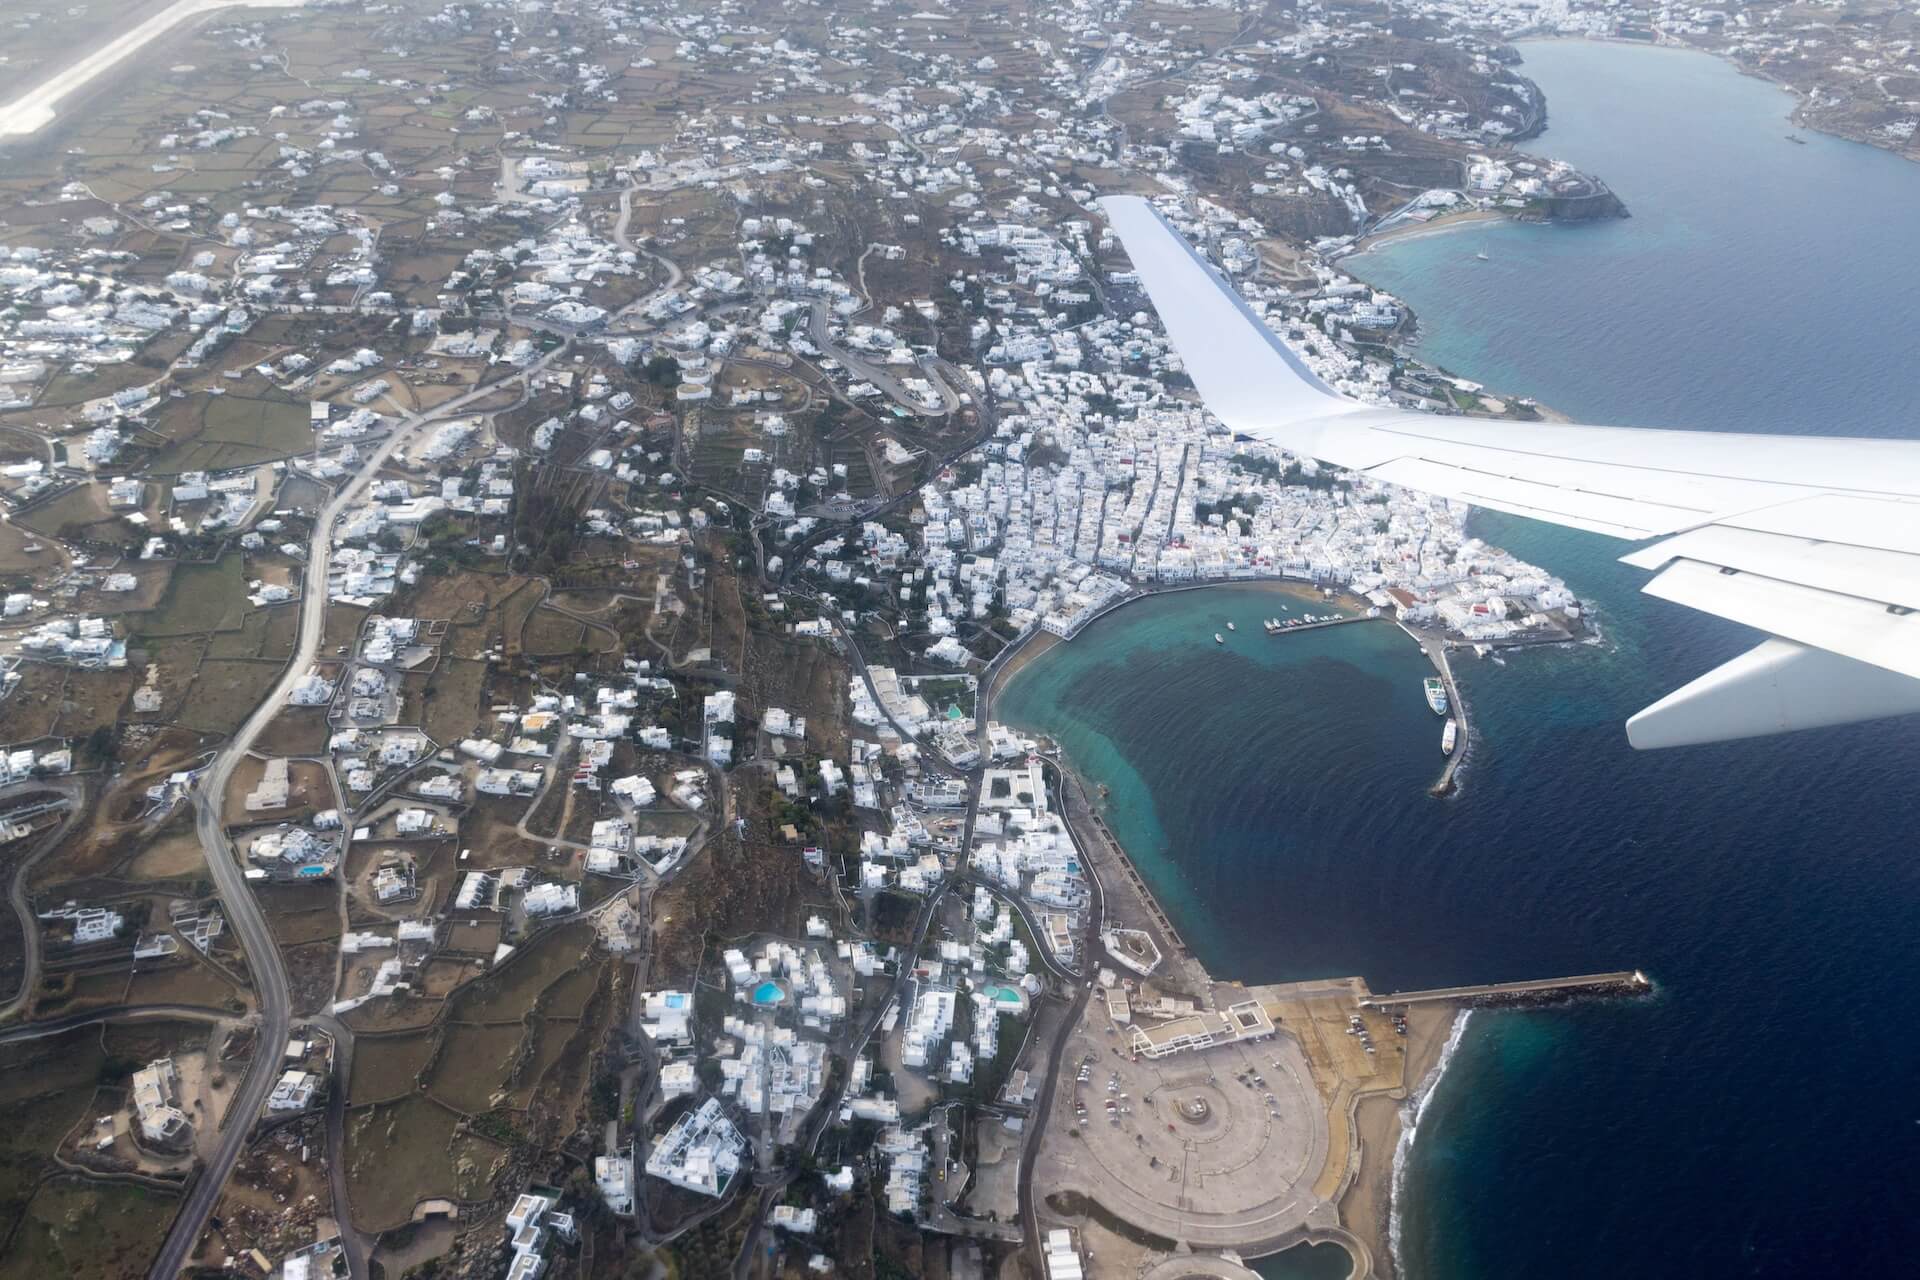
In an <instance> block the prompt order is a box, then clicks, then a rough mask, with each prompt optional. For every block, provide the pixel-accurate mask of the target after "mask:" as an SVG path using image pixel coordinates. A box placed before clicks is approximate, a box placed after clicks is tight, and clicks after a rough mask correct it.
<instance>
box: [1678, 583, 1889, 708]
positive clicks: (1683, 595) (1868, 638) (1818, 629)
mask: <svg viewBox="0 0 1920 1280" xmlns="http://www.w3.org/2000/svg"><path fill="white" fill-rule="evenodd" d="M1646 592H1647V594H1648V595H1651V596H1657V597H1659V598H1660V599H1662V600H1671V601H1673V602H1674V603H1675V604H1684V605H1686V606H1688V607H1689V608H1693V609H1699V610H1701V611H1702V612H1704V613H1713V614H1718V615H1719V616H1721V617H1723V618H1730V619H1732V620H1733V621H1735V622H1740V623H1744V624H1746V625H1747V626H1749V627H1753V628H1755V629H1757V630H1760V631H1765V632H1769V633H1770V634H1772V635H1776V636H1784V637H1786V638H1787V639H1789V640H1797V641H1799V642H1800V643H1801V644H1804V645H1811V646H1813V647H1814V648H1816V649H1825V650H1827V651H1829V652H1831V653H1838V654H1842V655H1844V656H1846V657H1849V658H1853V659H1856V660H1858V661H1860V662H1865V663H1868V664H1870V665H1872V666H1876V667H1884V668H1886V669H1887V670H1888V671H1897V672H1899V673H1900V674H1902V675H1907V676H1913V677H1915V678H1917V679H1920V614H1914V613H1907V612H1904V611H1901V612H1895V611H1894V610H1891V609H1889V608H1888V606H1887V605H1885V604H1882V603H1879V602H1877V601H1874V600H1862V599H1860V598H1859V597H1857V596H1848V595H1840V594H1838V593H1836V592H1833V591H1825V590H1822V589H1820V588H1818V587H1807V586H1801V585H1800V584H1798V583H1793V582H1782V581H1780V580H1779V579H1778V578H1767V577H1762V576H1761V575H1759V574H1757V573H1741V572H1739V571H1737V570H1733V569H1725V568H1716V567H1714V566H1713V565H1708V564H1701V563H1699V562H1698V561H1695V560H1676V561H1674V563H1672V564H1670V565H1668V566H1667V567H1666V568H1665V569H1664V570H1662V571H1661V572H1660V573H1659V574H1658V575H1657V576H1655V578H1654V579H1653V581H1651V582H1649V583H1648V584H1647V585H1646Z"/></svg>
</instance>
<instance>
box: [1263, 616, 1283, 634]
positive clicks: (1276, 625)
mask: <svg viewBox="0 0 1920 1280" xmlns="http://www.w3.org/2000/svg"><path fill="white" fill-rule="evenodd" d="M1265 625H1266V628H1267V634H1268V635H1272V634H1273V633H1274V632H1276V631H1278V630H1280V619H1278V618H1268V619H1267V621H1266V624H1265Z"/></svg>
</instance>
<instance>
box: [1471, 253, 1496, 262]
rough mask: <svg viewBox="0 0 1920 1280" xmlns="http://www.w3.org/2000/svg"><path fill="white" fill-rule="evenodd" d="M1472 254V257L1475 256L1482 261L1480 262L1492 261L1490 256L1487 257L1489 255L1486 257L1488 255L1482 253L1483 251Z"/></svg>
mask: <svg viewBox="0 0 1920 1280" xmlns="http://www.w3.org/2000/svg"><path fill="white" fill-rule="evenodd" d="M1473 256H1474V257H1476V258H1478V259H1480V261H1482V262H1492V261H1493V259H1492V258H1489V257H1488V256H1487V255H1486V254H1484V253H1476V254H1474V255H1473Z"/></svg>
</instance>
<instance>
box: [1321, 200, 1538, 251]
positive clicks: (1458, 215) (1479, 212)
mask: <svg viewBox="0 0 1920 1280" xmlns="http://www.w3.org/2000/svg"><path fill="white" fill-rule="evenodd" d="M1511 220H1512V215H1511V214H1507V213H1502V212H1500V211H1499V210H1497V209H1461V210H1459V211H1457V212H1454V213H1443V214H1441V215H1439V216H1438V217H1435V218H1428V219H1427V220H1426V221H1425V222H1404V223H1401V224H1400V225H1399V226H1396V227H1390V228H1388V229H1387V230H1385V231H1373V232H1369V233H1368V234H1366V235H1364V236H1361V237H1360V238H1359V239H1358V240H1355V241H1354V242H1353V243H1352V244H1351V245H1349V246H1348V247H1347V248H1346V249H1344V250H1342V251H1341V252H1340V253H1339V254H1338V255H1337V256H1338V257H1341V258H1351V257H1356V256H1358V255H1360V254H1363V253H1365V252H1367V251H1368V250H1369V249H1373V248H1377V247H1378V246H1380V245H1383V244H1387V243H1389V242H1391V241H1395V240H1414V239H1418V238H1420V237H1422V236H1437V235H1443V234H1445V233H1446V232H1449V231H1458V230H1461V229H1462V228H1464V227H1474V226H1479V225H1481V224H1483V223H1488V222H1508V221H1511Z"/></svg>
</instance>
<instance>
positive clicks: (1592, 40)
mask: <svg viewBox="0 0 1920 1280" xmlns="http://www.w3.org/2000/svg"><path fill="white" fill-rule="evenodd" d="M1511 43H1512V45H1513V46H1514V47H1515V48H1516V49H1518V48H1520V46H1521V45H1527V44H1617V45H1623V46H1625V47H1627V48H1630V49H1671V50H1673V51H1675V52H1677V53H1698V54H1702V55H1704V56H1706V57H1709V58H1712V59H1714V60H1716V61H1718V62H1724V63H1725V64H1726V65H1728V66H1729V67H1732V68H1733V69H1734V70H1735V71H1738V72H1739V73H1740V74H1741V75H1743V76H1746V77H1748V78H1749V79H1753V80H1758V81H1760V82H1761V83H1762V84H1770V85H1772V86H1773V87H1774V88H1776V89H1778V90H1780V92H1782V93H1784V94H1786V95H1787V96H1788V97H1790V98H1792V99H1793V110H1792V111H1790V112H1788V113H1787V123H1788V124H1789V125H1790V126H1792V127H1793V128H1795V129H1807V130H1810V131H1811V132H1814V133H1818V134H1824V135H1825V136H1827V137H1829V138H1838V139H1839V140H1840V141H1842V142H1853V143H1858V144H1859V145H1860V146H1863V147H1872V148H1873V149H1874V150H1875V151H1885V152H1887V153H1888V154H1889V155H1895V156H1898V157H1900V158H1901V159H1902V160H1905V161H1907V162H1908V163H1910V164H1920V151H1915V150H1913V149H1910V148H1906V147H1898V146H1894V145H1893V144H1892V143H1890V142H1888V141H1887V140H1885V139H1882V138H1876V137H1874V136H1873V135H1871V134H1854V133H1846V132H1842V131H1841V130H1839V129H1833V128H1829V127H1828V126H1826V125H1824V124H1821V123H1819V122H1818V121H1815V120H1812V119H1809V118H1808V117H1807V114H1806V112H1807V108H1808V106H1810V105H1811V102H1810V100H1809V98H1808V96H1807V94H1806V93H1804V92H1802V91H1801V90H1800V89H1799V88H1797V87H1795V86H1794V85H1792V84H1789V83H1788V82H1787V81H1785V80H1782V79H1781V78H1780V77H1779V76H1777V75H1774V74H1773V73H1772V72H1770V71H1768V70H1767V69H1766V68H1764V67H1754V66H1749V65H1748V64H1746V63H1744V62H1742V61H1740V60H1739V59H1738V58H1735V57H1732V56H1730V55H1728V54H1727V53H1725V52H1724V51H1722V50H1719V49H1707V48H1703V47H1702V46H1700V45H1697V44H1688V43H1686V42H1685V41H1683V40H1628V39H1626V38H1624V37H1621V36H1596V35H1566V34H1562V33H1560V32H1557V31H1542V32H1538V33H1532V34H1526V35H1520V36H1516V37H1514V38H1513V40H1512V41H1511ZM1525 53H1526V51H1525V50H1524V49H1521V55H1522V56H1521V65H1523V66H1524V65H1525V64H1526V58H1525Z"/></svg>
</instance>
